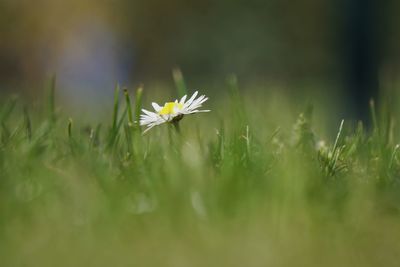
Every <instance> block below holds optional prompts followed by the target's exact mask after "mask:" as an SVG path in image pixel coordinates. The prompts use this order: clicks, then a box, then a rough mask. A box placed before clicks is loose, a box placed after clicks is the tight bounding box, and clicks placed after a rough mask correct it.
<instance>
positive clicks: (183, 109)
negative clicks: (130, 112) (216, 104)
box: [140, 91, 209, 133]
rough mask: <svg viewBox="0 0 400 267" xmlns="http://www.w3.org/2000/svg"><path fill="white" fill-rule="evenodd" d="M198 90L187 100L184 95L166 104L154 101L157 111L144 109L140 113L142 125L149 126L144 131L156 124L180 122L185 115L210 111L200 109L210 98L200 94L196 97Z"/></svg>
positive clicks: (153, 104)
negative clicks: (161, 104)
mask: <svg viewBox="0 0 400 267" xmlns="http://www.w3.org/2000/svg"><path fill="white" fill-rule="evenodd" d="M197 94H198V92H197V91H196V92H195V93H194V94H193V95H192V96H191V97H190V98H189V100H188V101H185V100H186V97H187V96H186V95H184V96H183V97H182V98H181V99H180V101H179V102H178V100H175V102H167V103H165V104H164V106H160V105H158V104H157V103H154V102H153V103H152V104H151V105H152V106H153V108H154V110H155V112H151V111H148V110H145V109H142V111H143V114H141V115H140V125H141V126H147V128H146V130H145V131H144V132H143V133H146V132H147V131H148V130H150V129H151V128H153V127H154V126H157V125H160V124H163V123H165V122H173V123H175V122H178V121H180V120H181V119H182V118H183V116H184V115H188V114H193V113H198V112H209V110H199V109H198V108H200V107H201V106H202V104H203V103H204V102H206V101H207V100H208V97H206V96H205V95H202V96H199V97H198V98H197V99H196V96H197Z"/></svg>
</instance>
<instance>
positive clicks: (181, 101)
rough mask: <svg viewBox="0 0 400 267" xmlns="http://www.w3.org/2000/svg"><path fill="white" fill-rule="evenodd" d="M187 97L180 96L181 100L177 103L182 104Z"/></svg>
mask: <svg viewBox="0 0 400 267" xmlns="http://www.w3.org/2000/svg"><path fill="white" fill-rule="evenodd" d="M186 97H187V95H184V96H182V98H181V100H180V101H179V103H180V104H184V103H185V100H186Z"/></svg>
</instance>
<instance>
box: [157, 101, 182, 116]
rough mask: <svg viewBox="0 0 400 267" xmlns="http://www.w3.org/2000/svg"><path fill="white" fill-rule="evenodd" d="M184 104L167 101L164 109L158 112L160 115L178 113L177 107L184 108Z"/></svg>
mask: <svg viewBox="0 0 400 267" xmlns="http://www.w3.org/2000/svg"><path fill="white" fill-rule="evenodd" d="M182 108H183V105H182V104H181V103H176V102H167V103H165V105H164V106H163V107H162V109H161V110H160V111H159V112H158V114H160V115H174V114H175V113H176V109H182Z"/></svg>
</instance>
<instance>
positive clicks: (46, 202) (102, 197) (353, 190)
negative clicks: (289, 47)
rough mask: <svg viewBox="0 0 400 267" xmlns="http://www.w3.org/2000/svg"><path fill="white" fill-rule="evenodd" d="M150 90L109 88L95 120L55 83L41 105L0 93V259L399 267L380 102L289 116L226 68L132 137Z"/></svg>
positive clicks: (388, 138)
mask: <svg viewBox="0 0 400 267" xmlns="http://www.w3.org/2000/svg"><path fill="white" fill-rule="evenodd" d="M177 85H178V89H179V90H178V94H183V93H184V92H185V90H186V89H185V88H184V87H183V85H180V84H179V81H178V83H177ZM149 94H150V93H148V92H147V91H146V90H145V91H141V90H137V91H130V92H129V93H128V92H127V91H126V92H125V91H123V90H116V96H115V100H114V108H113V111H112V112H111V111H110V114H109V116H108V117H104V116H103V120H102V121H101V123H93V124H90V123H86V122H84V120H83V119H82V120H81V119H80V118H79V117H75V118H72V119H69V118H68V114H65V113H63V111H62V110H60V109H59V108H58V105H57V103H55V101H54V86H52V87H51V88H50V90H49V96H48V98H47V99H48V101H47V103H44V104H43V105H42V106H41V108H37V107H35V108H32V107H31V106H29V105H26V104H25V103H24V101H23V100H22V99H19V98H17V97H10V98H9V99H7V100H4V101H2V105H1V106H0V107H1V109H0V136H1V139H0V266H41V267H43V266H115V267H117V266H174V267H179V266H182V267H186V266H238V267H239V266H249V267H250V266H260V267H261V266H399V262H400V216H399V215H400V183H399V182H400V159H399V156H398V150H399V146H398V145H397V141H398V140H399V139H398V137H399V136H398V135H397V134H396V131H395V128H394V126H395V125H394V123H393V122H394V120H393V119H392V118H391V117H390V116H388V112H383V111H382V112H381V111H379V112H377V111H375V109H374V107H373V105H371V118H372V122H373V123H372V126H371V129H370V130H368V131H367V130H365V127H363V125H362V124H355V123H354V122H348V121H344V122H342V123H341V122H340V121H339V122H338V123H337V127H336V130H335V131H334V132H329V131H330V130H326V129H322V128H323V127H321V126H317V125H315V124H314V122H315V121H316V120H317V121H318V120H320V121H321V120H323V119H324V117H323V116H324V115H323V113H321V112H323V111H321V110H315V109H314V111H313V109H312V108H311V107H307V108H304V109H303V110H298V111H297V114H296V117H294V116H292V115H291V111H289V109H288V107H287V106H285V104H284V101H283V100H282V102H280V101H278V102H277V98H275V99H274V101H272V100H271V98H270V97H267V96H263V95H259V96H254V95H251V94H246V93H241V92H240V90H239V89H238V88H237V86H236V83H235V81H234V80H231V82H230V86H229V89H228V90H227V91H226V92H225V93H224V96H226V97H222V96H220V97H216V98H211V99H210V101H209V102H206V103H205V104H204V107H205V108H207V109H211V110H212V111H211V112H210V113H204V114H196V115H193V116H187V117H185V118H184V119H183V120H182V121H181V132H180V133H178V132H177V131H176V130H175V128H174V127H171V125H161V126H159V127H156V128H154V129H152V130H151V131H149V132H148V133H147V134H146V135H142V134H141V129H140V127H138V126H137V124H136V123H135V121H137V119H138V115H139V113H140V109H141V107H142V106H143V107H145V108H149V106H150V102H151V99H152V98H153V97H155V96H152V95H149ZM142 96H143V97H142ZM142 99H143V100H142ZM167 100H168V99H167ZM112 101H113V100H112V99H110V102H112ZM313 113H314V114H313ZM316 114H318V115H319V116H316ZM321 114H322V115H321ZM315 117H317V118H315ZM314 118H315V119H314ZM100 119H101V118H100ZM317 129H318V130H321V131H322V132H324V131H325V133H326V132H328V134H327V136H328V137H326V139H325V140H323V138H322V137H321V136H323V135H320V133H319V132H318V131H317Z"/></svg>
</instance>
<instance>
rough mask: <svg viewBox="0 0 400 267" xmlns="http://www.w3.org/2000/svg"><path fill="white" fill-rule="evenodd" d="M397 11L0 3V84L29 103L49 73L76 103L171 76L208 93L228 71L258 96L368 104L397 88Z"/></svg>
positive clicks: (372, 5) (336, 4)
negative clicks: (318, 94) (325, 97)
mask: <svg viewBox="0 0 400 267" xmlns="http://www.w3.org/2000/svg"><path fill="white" fill-rule="evenodd" d="M399 8H400V4H399V3H398V1H394V0H385V1H379V2H378V1H372V0H366V1H362V0H351V1H345V0H341V1H334V0H324V1H320V0H299V1H283V0H268V1H261V0H247V1H240V0H236V1H232V0H219V1H210V0H205V1H194V0H192V1H187V0H185V1H184V0H171V1H160V0H149V1H128V0H116V1H91V0H84V1H79V0H70V1H61V0H58V1H52V0H39V1H27V0H25V1H24V0H19V1H12V0H1V1H0V86H1V90H2V91H3V92H4V91H6V90H8V91H15V90H24V91H27V92H28V94H30V95H36V94H37V90H38V88H43V86H42V85H43V83H44V81H46V79H48V77H49V76H50V75H51V74H53V73H57V76H58V81H59V88H61V89H63V92H64V95H63V97H67V98H66V99H67V100H69V101H71V102H73V103H77V104H85V103H86V101H93V102H95V101H94V100H93V99H101V98H102V97H104V98H107V97H109V96H111V94H112V88H113V87H114V85H115V83H116V82H119V83H121V84H122V85H126V86H136V85H138V84H139V83H145V84H148V85H153V84H156V83H161V84H166V83H171V81H172V77H171V69H172V68H174V67H177V66H178V67H180V68H181V69H182V71H183V73H184V75H185V78H186V79H187V80H188V81H189V83H190V85H191V87H205V85H207V87H208V88H210V90H211V88H213V87H212V86H211V85H213V84H215V85H219V84H220V83H221V82H223V81H224V79H225V77H226V75H228V74H231V73H235V74H236V75H237V76H238V78H239V80H240V81H242V82H244V83H246V84H255V85H257V86H259V88H260V89H261V90H267V89H268V90H269V89H271V90H272V89H273V87H274V86H272V85H279V86H278V88H280V89H282V88H285V87H286V88H290V89H289V91H288V92H284V93H289V94H293V93H294V92H296V91H298V90H300V91H301V90H302V88H304V87H318V90H323V91H327V93H329V94H332V95H333V96H336V97H341V96H342V95H343V94H344V95H345V96H348V98H346V97H343V99H344V100H346V99H348V104H349V105H350V106H353V107H355V106H357V105H358V104H359V103H360V105H361V106H366V103H365V102H366V101H365V99H368V98H369V97H376V95H377V93H376V92H377V90H378V89H379V88H381V87H384V86H382V84H384V85H385V86H386V85H387V84H388V83H393V82H395V80H396V76H397V73H398V71H399V62H400V57H399V52H398V47H399V46H400V33H399V31H398V30H397V28H398V25H400V19H399V17H398V16H397V13H396V11H397V10H399ZM215 87H217V86H215ZM370 87H372V88H370ZM386 87H388V86H386ZM148 88H149V89H150V88H152V86H149V87H148ZM275 90H276V89H275ZM324 94H325V92H324ZM82 99H83V100H82ZM343 99H342V100H343ZM339 102H342V101H339ZM356 114H357V113H356ZM357 115H360V114H357ZM360 117H363V114H361V115H360Z"/></svg>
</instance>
